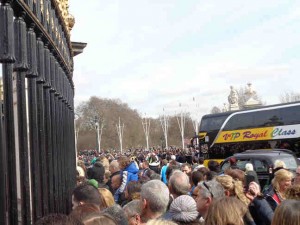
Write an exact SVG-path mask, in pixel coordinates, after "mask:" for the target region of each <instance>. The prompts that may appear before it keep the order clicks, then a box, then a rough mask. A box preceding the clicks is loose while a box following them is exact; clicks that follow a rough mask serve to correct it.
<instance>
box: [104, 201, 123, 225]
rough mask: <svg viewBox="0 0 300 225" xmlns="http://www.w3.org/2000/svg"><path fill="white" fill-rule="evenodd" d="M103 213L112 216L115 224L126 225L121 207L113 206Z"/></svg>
mask: <svg viewBox="0 0 300 225" xmlns="http://www.w3.org/2000/svg"><path fill="white" fill-rule="evenodd" d="M103 212H104V213H107V214H109V215H110V216H112V217H113V218H114V219H115V221H116V222H117V224H119V225H128V220H127V217H126V214H125V211H124V209H123V208H122V207H121V206H119V205H117V204H115V205H113V206H111V207H108V208H106V209H104V210H103Z"/></svg>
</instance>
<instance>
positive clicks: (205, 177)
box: [197, 167, 210, 180]
mask: <svg viewBox="0 0 300 225" xmlns="http://www.w3.org/2000/svg"><path fill="white" fill-rule="evenodd" d="M197 171H199V172H200V173H202V175H203V180H207V174H208V173H209V172H210V171H209V169H208V168H206V167H201V168H199V169H198V170H197Z"/></svg>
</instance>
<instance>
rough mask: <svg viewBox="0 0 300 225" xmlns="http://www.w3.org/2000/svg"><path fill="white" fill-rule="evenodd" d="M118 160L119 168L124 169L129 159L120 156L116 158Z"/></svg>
mask: <svg viewBox="0 0 300 225" xmlns="http://www.w3.org/2000/svg"><path fill="white" fill-rule="evenodd" d="M118 162H119V167H120V169H121V170H124V169H125V168H126V167H127V166H129V164H130V163H131V160H130V158H129V157H127V156H121V157H120V158H118Z"/></svg>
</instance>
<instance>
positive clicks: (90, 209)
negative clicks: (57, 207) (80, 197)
mask: <svg viewBox="0 0 300 225" xmlns="http://www.w3.org/2000/svg"><path fill="white" fill-rule="evenodd" d="M95 213H100V208H99V206H97V205H95V204H91V203H86V204H83V205H79V206H77V207H76V208H75V209H73V210H72V211H71V213H70V215H69V216H70V217H73V218H76V219H78V220H80V221H83V219H84V218H85V217H87V216H89V215H90V214H95Z"/></svg>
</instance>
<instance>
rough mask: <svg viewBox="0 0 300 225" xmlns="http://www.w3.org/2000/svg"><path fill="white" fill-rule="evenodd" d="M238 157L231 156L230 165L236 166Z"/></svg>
mask: <svg viewBox="0 0 300 225" xmlns="http://www.w3.org/2000/svg"><path fill="white" fill-rule="evenodd" d="M236 161H237V160H236V158H235V157H230V159H229V164H230V166H236Z"/></svg>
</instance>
